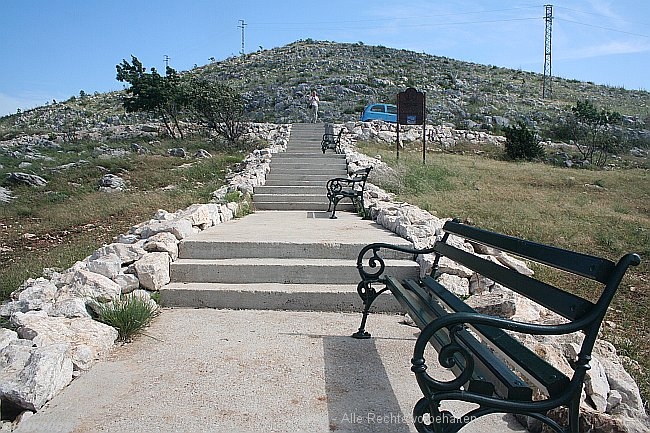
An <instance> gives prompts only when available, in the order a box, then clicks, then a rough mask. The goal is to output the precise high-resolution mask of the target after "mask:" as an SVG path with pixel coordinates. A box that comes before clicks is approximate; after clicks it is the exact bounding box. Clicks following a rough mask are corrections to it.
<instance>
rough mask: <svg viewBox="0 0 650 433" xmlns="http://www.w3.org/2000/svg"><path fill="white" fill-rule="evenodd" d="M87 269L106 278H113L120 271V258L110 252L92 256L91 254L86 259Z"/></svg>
mask: <svg viewBox="0 0 650 433" xmlns="http://www.w3.org/2000/svg"><path fill="white" fill-rule="evenodd" d="M87 262H88V265H87V269H88V270H89V271H90V272H94V273H96V274H99V275H103V276H105V277H107V278H113V277H115V276H116V275H117V274H119V273H120V270H121V269H122V260H121V259H120V258H119V257H118V256H117V254H114V253H110V254H106V255H101V256H99V257H95V258H93V257H92V256H91V257H90V258H89V259H88V260H87Z"/></svg>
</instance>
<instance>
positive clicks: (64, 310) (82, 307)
mask: <svg viewBox="0 0 650 433" xmlns="http://www.w3.org/2000/svg"><path fill="white" fill-rule="evenodd" d="M48 314H49V315H50V316H55V317H57V316H60V317H67V318H69V319H72V318H75V317H91V316H90V313H89V312H88V309H87V308H86V300H85V299H83V298H68V299H61V300H59V301H57V302H56V303H55V304H54V306H53V307H52V309H51V310H50V311H49V312H48Z"/></svg>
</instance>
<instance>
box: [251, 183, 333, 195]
mask: <svg viewBox="0 0 650 433" xmlns="http://www.w3.org/2000/svg"><path fill="white" fill-rule="evenodd" d="M253 194H301V195H321V196H326V195H327V188H325V184H320V183H319V184H318V185H310V186H296V185H287V186H285V185H261V186H256V187H255V188H254V190H253Z"/></svg>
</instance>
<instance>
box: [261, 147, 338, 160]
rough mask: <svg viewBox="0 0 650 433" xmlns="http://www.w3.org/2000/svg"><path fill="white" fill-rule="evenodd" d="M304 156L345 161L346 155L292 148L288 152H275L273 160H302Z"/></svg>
mask: <svg viewBox="0 0 650 433" xmlns="http://www.w3.org/2000/svg"><path fill="white" fill-rule="evenodd" d="M303 158H307V159H314V160H319V161H320V160H332V161H339V160H342V161H345V155H343V154H337V153H326V154H322V153H321V152H320V151H319V152H313V151H303V150H295V151H293V150H290V149H287V151H286V152H281V153H275V154H273V159H272V161H279V160H283V159H295V160H300V159H303Z"/></svg>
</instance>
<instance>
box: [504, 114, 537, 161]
mask: <svg viewBox="0 0 650 433" xmlns="http://www.w3.org/2000/svg"><path fill="white" fill-rule="evenodd" d="M504 133H505V136H506V155H507V157H508V158H509V159H514V160H518V159H527V160H532V159H535V158H540V157H542V156H544V149H543V148H542V146H540V144H539V142H538V141H537V138H536V137H535V133H534V132H532V131H531V130H529V129H528V128H527V127H526V125H524V124H523V123H521V122H520V123H519V125H518V126H508V127H506V128H505V130H504Z"/></svg>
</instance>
